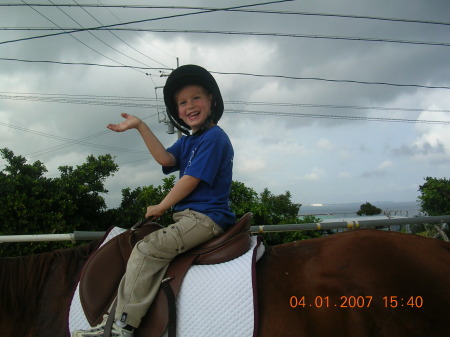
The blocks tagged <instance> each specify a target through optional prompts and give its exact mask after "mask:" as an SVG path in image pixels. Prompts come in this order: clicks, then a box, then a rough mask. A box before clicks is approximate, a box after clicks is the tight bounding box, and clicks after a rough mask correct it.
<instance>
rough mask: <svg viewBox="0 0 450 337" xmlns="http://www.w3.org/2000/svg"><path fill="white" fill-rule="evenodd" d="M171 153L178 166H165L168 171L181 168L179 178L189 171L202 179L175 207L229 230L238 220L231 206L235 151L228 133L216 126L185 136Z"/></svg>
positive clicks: (173, 146)
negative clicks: (192, 212) (201, 216)
mask: <svg viewBox="0 0 450 337" xmlns="http://www.w3.org/2000/svg"><path fill="white" fill-rule="evenodd" d="M167 151H168V152H170V153H171V154H173V155H174V157H175V158H176V160H177V163H176V165H175V166H172V167H163V172H164V173H165V174H170V173H172V172H175V171H178V170H179V171H180V178H181V177H182V176H183V175H185V174H187V175H190V176H192V177H195V178H198V179H200V180H201V181H200V184H199V185H198V186H197V188H196V189H195V190H194V191H193V192H192V193H191V194H189V195H188V196H187V197H186V198H185V199H183V200H181V201H180V202H179V203H177V204H176V205H175V207H174V209H175V211H177V212H179V211H182V210H185V209H188V208H189V209H191V210H193V211H197V212H200V213H202V214H205V215H207V216H209V217H210V218H211V219H212V220H213V221H214V222H215V223H216V224H218V225H219V226H220V227H222V228H223V229H224V230H226V229H227V228H228V227H230V226H231V225H233V224H234V223H235V221H236V216H235V214H234V213H233V212H232V211H231V209H230V205H229V196H230V190H231V181H232V171H233V157H234V151H233V146H232V145H231V142H230V139H229V138H228V136H227V134H226V133H225V132H224V131H223V130H222V129H221V128H220V127H219V126H217V125H215V126H213V127H211V128H209V129H208V130H207V131H205V132H203V133H202V134H200V135H192V136H189V137H186V136H183V137H181V138H180V139H178V140H177V141H176V142H175V143H174V144H173V145H172V146H171V147H169V148H168V149H167Z"/></svg>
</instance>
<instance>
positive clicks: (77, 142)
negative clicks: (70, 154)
mask: <svg viewBox="0 0 450 337" xmlns="http://www.w3.org/2000/svg"><path fill="white" fill-rule="evenodd" d="M0 125H2V126H5V127H8V128H10V129H14V130H18V131H23V132H27V133H31V134H34V135H37V136H41V137H46V138H51V139H56V140H59V141H63V142H66V143H71V144H77V145H85V146H90V147H95V148H100V149H106V150H111V151H121V152H129V153H139V154H144V153H145V154H146V153H147V151H137V150H131V149H126V148H121V147H115V146H108V145H100V144H94V143H90V142H86V141H84V140H79V139H78V140H77V139H71V138H66V137H61V136H56V135H52V134H49V133H45V132H40V131H36V130H32V129H27V128H24V127H21V126H18V125H13V124H10V123H3V122H0Z"/></svg>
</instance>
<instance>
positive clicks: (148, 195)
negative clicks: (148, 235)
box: [112, 175, 175, 228]
mask: <svg viewBox="0 0 450 337" xmlns="http://www.w3.org/2000/svg"><path fill="white" fill-rule="evenodd" d="M174 185H175V176H173V175H171V176H169V177H168V178H164V179H163V184H162V185H161V186H157V187H154V186H153V185H150V186H144V187H137V188H135V189H134V190H131V189H130V188H129V187H127V188H124V189H123V190H122V202H121V204H120V206H119V207H118V208H117V209H114V210H112V214H114V216H113V217H114V220H113V222H114V223H115V225H116V226H119V227H122V228H129V227H131V226H133V225H134V224H135V223H137V222H138V221H141V220H143V219H144V217H145V213H146V210H147V207H148V206H150V205H156V204H159V203H160V202H161V200H162V199H163V198H164V197H165V196H166V195H167V193H169V191H170V190H171V189H172V187H173V186H174ZM172 215H173V211H172V210H170V211H168V212H166V214H164V215H163V216H162V217H161V218H160V219H159V220H158V222H159V223H160V224H162V225H164V224H168V223H170V221H172Z"/></svg>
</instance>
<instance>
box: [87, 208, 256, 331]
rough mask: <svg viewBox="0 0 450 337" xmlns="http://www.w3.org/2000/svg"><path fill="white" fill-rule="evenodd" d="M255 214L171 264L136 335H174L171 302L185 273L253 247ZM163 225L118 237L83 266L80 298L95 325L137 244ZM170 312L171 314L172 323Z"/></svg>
mask: <svg viewBox="0 0 450 337" xmlns="http://www.w3.org/2000/svg"><path fill="white" fill-rule="evenodd" d="M252 216H253V214H252V213H247V214H245V215H244V216H243V217H242V218H241V219H240V220H239V221H238V222H237V223H236V224H235V225H233V226H232V227H231V228H230V229H229V230H228V231H226V232H225V233H224V234H222V235H220V236H218V237H215V238H213V239H211V240H209V241H207V242H205V243H204V244H202V245H200V246H198V247H196V248H194V249H191V250H190V251H187V252H185V253H183V254H180V255H178V256H177V257H176V258H175V259H174V260H173V261H172V262H171V263H170V265H169V267H168V269H167V272H166V276H165V278H164V281H163V284H164V287H162V288H164V290H165V291H163V290H162V289H160V290H159V292H158V294H157V296H156V298H155V300H154V302H153V304H152V306H151V307H150V309H149V311H148V312H147V315H146V316H145V317H144V318H143V320H142V322H141V325H140V326H139V328H138V329H136V331H135V336H136V337H159V336H161V335H162V334H163V332H164V330H165V329H166V327H168V329H169V335H174V333H175V330H174V329H175V327H176V323H175V322H174V320H175V316H174V315H176V314H175V313H174V308H173V307H172V306H171V305H170V304H169V303H170V302H171V301H168V298H171V297H172V302H174V298H176V296H177V294H178V291H179V289H180V287H181V283H182V281H183V278H184V275H185V274H186V272H187V271H188V269H189V267H190V266H191V265H192V264H216V263H222V262H226V261H229V260H232V259H235V258H237V257H239V256H241V255H243V254H244V253H245V252H247V251H248V249H249V247H250V221H251V218H252ZM161 228H163V227H162V226H160V225H158V224H156V223H151V222H146V223H144V224H142V225H141V224H139V226H138V227H137V228H136V226H134V227H133V228H132V229H130V230H127V231H126V232H124V233H122V234H120V235H118V236H116V237H115V238H113V239H112V240H110V241H109V242H107V243H106V244H104V245H103V246H102V247H101V248H100V249H98V250H97V251H95V252H94V253H93V254H92V255H91V257H90V258H89V260H88V261H87V262H86V264H85V266H84V267H83V271H82V274H81V279H80V298H81V304H82V307H83V310H84V313H85V315H86V318H87V320H88V322H89V324H90V325H91V326H94V325H97V324H99V323H100V322H101V321H102V320H103V315H104V314H105V313H107V312H108V311H109V309H110V307H111V304H112V302H113V301H114V299H115V297H116V294H117V288H118V286H119V283H120V280H121V279H122V276H123V274H124V273H125V269H126V263H127V261H128V258H129V256H130V254H131V250H132V249H133V247H134V245H135V244H136V243H137V242H138V241H139V240H141V239H142V238H144V237H145V236H146V235H148V234H150V233H151V232H153V231H155V230H159V229H161ZM169 315H170V316H171V320H170V324H169Z"/></svg>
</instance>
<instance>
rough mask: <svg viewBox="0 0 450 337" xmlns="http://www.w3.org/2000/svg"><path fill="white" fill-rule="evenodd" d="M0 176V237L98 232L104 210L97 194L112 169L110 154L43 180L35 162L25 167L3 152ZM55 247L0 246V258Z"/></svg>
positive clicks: (102, 225)
mask: <svg viewBox="0 0 450 337" xmlns="http://www.w3.org/2000/svg"><path fill="white" fill-rule="evenodd" d="M0 153H1V155H2V157H3V159H5V160H6V162H7V163H6V166H5V168H4V169H3V170H2V171H1V172H0V219H1V222H0V224H1V227H0V234H2V235H13V234H43V233H45V234H47V233H65V232H72V231H74V230H104V229H105V228H106V227H107V226H106V224H105V223H104V222H102V219H104V217H103V214H104V213H105V212H106V205H105V201H104V199H103V197H102V196H101V195H100V194H101V193H107V191H106V189H105V188H104V186H103V183H104V181H105V179H106V178H107V177H108V176H109V175H111V174H112V173H113V172H114V171H116V170H117V165H116V164H114V162H113V160H112V158H111V156H110V155H104V156H99V157H98V158H95V157H93V156H89V157H88V158H87V162H86V163H84V164H82V165H80V166H77V167H76V168H75V169H74V168H73V167H69V166H64V167H60V172H61V177H59V178H47V177H45V176H44V175H45V173H46V172H47V169H46V167H45V166H44V165H43V164H42V163H41V162H40V161H36V162H34V163H27V161H26V159H25V158H24V157H22V156H15V155H14V153H13V152H12V151H11V150H9V149H6V148H5V149H1V150H0ZM65 245H66V244H61V243H49V242H42V243H41V242H40V243H23V244H19V243H14V244H1V245H0V255H2V256H12V255H25V254H31V253H37V252H43V251H49V250H53V249H56V248H59V247H62V246H65Z"/></svg>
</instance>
